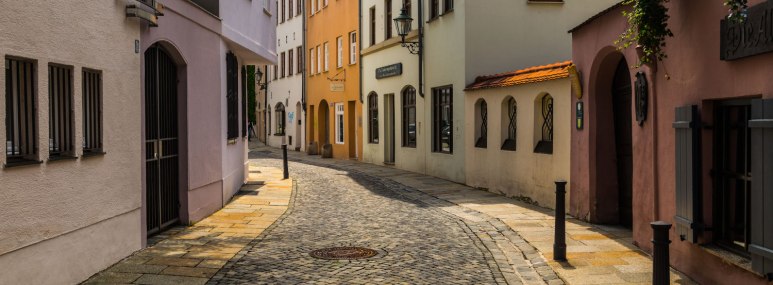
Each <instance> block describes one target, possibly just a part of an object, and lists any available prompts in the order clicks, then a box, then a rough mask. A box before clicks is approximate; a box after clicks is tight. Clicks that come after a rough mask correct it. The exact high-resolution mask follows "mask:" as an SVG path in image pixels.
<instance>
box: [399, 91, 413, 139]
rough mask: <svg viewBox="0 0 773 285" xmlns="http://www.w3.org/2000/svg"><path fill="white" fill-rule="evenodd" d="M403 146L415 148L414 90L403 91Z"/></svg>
mask: <svg viewBox="0 0 773 285" xmlns="http://www.w3.org/2000/svg"><path fill="white" fill-rule="evenodd" d="M402 97H403V98H402V99H403V100H402V101H403V146H404V147H416V88H413V86H408V87H407V88H405V89H404V90H403V94H402Z"/></svg>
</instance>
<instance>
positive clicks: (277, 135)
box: [274, 134, 285, 137]
mask: <svg viewBox="0 0 773 285" xmlns="http://www.w3.org/2000/svg"><path fill="white" fill-rule="evenodd" d="M284 135H285V134H274V136H275V137H283V136H284Z"/></svg>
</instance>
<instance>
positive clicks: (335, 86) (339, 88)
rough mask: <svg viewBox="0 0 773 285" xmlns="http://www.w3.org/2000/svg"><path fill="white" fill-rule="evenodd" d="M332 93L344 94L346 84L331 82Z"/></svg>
mask: <svg viewBox="0 0 773 285" xmlns="http://www.w3.org/2000/svg"><path fill="white" fill-rule="evenodd" d="M330 92H344V83H343V82H330Z"/></svg>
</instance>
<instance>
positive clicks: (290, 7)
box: [287, 0, 295, 19]
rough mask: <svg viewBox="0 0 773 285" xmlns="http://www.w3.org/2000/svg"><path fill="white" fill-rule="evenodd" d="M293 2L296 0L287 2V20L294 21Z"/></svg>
mask: <svg viewBox="0 0 773 285" xmlns="http://www.w3.org/2000/svg"><path fill="white" fill-rule="evenodd" d="M293 1H295V0H287V18H288V19H292V18H293V15H294V13H293Z"/></svg>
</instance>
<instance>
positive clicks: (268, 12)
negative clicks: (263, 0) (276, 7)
mask: <svg viewBox="0 0 773 285" xmlns="http://www.w3.org/2000/svg"><path fill="white" fill-rule="evenodd" d="M263 13H265V14H266V15H268V16H269V17H270V16H271V11H269V10H268V9H266V8H263Z"/></svg>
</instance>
